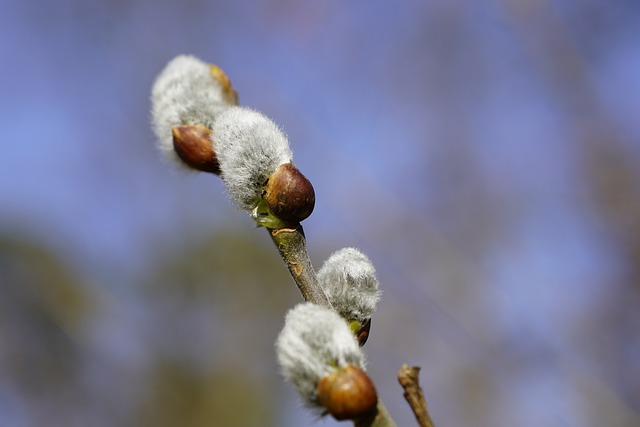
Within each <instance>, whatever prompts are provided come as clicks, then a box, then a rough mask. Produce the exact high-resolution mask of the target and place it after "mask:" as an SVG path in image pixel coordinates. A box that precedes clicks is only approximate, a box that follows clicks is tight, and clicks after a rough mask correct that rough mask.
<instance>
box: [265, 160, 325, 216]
mask: <svg viewBox="0 0 640 427" xmlns="http://www.w3.org/2000/svg"><path fill="white" fill-rule="evenodd" d="M266 201H267V207H268V208H269V212H271V213H272V214H273V216H275V217H276V218H279V219H281V220H282V221H284V222H288V223H299V222H300V221H302V220H304V219H306V218H307V217H309V215H311V213H312V212H313V208H314V206H315V203H316V195H315V192H314V191H313V185H311V182H310V181H309V180H308V179H307V178H306V177H305V176H304V175H303V174H302V173H301V172H300V171H299V170H298V168H296V167H295V166H294V165H293V164H292V163H284V164H282V165H280V166H278V168H277V169H276V171H275V172H274V173H273V174H271V176H270V177H269V182H268V183H267V186H266Z"/></svg>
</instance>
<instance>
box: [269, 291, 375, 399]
mask: <svg viewBox="0 0 640 427" xmlns="http://www.w3.org/2000/svg"><path fill="white" fill-rule="evenodd" d="M276 352H277V356H278V362H279V363H280V366H281V367H282V373H283V375H284V377H285V378H286V379H287V381H289V382H291V383H292V384H293V385H294V387H295V388H296V389H297V390H298V392H299V393H300V395H301V396H302V398H303V400H304V402H305V403H306V404H307V405H308V406H309V407H311V408H318V409H320V408H319V405H318V402H317V396H316V389H317V386H318V382H319V381H320V380H321V379H322V378H323V377H324V376H325V375H328V374H330V373H331V372H333V371H335V370H337V369H338V368H339V367H345V366H347V365H355V366H358V367H359V368H360V369H362V370H364V365H365V361H364V354H363V352H362V350H361V349H360V347H359V346H358V343H357V341H356V339H355V337H354V335H353V332H351V330H350V329H349V326H348V325H347V323H346V322H345V320H344V319H343V318H341V317H340V315H338V313H336V312H335V311H334V310H331V309H330V308H326V307H322V306H319V305H316V304H312V303H309V302H307V303H303V304H298V305H297V306H295V307H294V308H293V309H291V310H290V311H289V312H288V313H287V315H286V317H285V325H284V328H283V329H282V332H280V335H279V336H278V339H277V341H276Z"/></svg>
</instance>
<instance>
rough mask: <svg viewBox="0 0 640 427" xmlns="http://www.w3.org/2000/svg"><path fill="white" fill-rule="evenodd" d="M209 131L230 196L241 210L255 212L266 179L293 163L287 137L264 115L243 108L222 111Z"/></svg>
mask: <svg viewBox="0 0 640 427" xmlns="http://www.w3.org/2000/svg"><path fill="white" fill-rule="evenodd" d="M212 130H213V138H214V140H215V142H216V145H215V151H216V157H217V158H218V162H219V163H220V170H221V172H222V173H221V175H222V180H223V181H224V183H225V185H226V187H227V191H228V192H229V196H230V197H231V199H232V200H233V202H234V203H235V204H236V205H237V206H238V207H239V208H241V209H245V210H251V209H253V208H255V207H256V206H257V205H258V203H259V201H260V198H261V196H262V191H263V189H264V185H265V183H266V181H267V180H268V178H269V176H271V174H272V173H273V172H274V171H275V170H276V168H277V167H278V166H280V165H281V164H283V163H288V162H291V160H292V157H293V154H292V153H291V149H290V148H289V141H288V140H287V137H286V136H285V135H284V133H283V132H282V131H281V130H280V128H278V126H277V125H276V124H275V123H274V122H272V121H271V120H269V119H268V118H267V117H266V116H265V115H263V114H262V113H259V112H257V111H254V110H251V109H249V108H245V107H231V108H229V109H227V110H225V111H224V112H223V113H222V114H220V115H219V116H218V117H217V118H216V121H215V122H214V123H213V127H212Z"/></svg>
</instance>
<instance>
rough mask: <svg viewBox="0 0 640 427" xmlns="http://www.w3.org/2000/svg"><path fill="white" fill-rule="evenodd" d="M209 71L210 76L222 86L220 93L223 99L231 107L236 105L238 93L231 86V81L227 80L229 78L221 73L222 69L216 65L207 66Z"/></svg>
mask: <svg viewBox="0 0 640 427" xmlns="http://www.w3.org/2000/svg"><path fill="white" fill-rule="evenodd" d="M209 69H210V70H211V75H212V76H213V78H214V79H216V80H217V81H218V83H220V86H222V91H223V93H224V99H225V101H227V103H229V104H231V105H238V92H236V91H235V89H234V88H233V87H232V86H231V80H229V76H227V74H226V73H225V72H224V71H222V68H220V67H218V66H217V65H213V64H211V65H209Z"/></svg>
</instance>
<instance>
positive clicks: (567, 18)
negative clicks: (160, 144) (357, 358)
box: [0, 0, 640, 427]
mask: <svg viewBox="0 0 640 427" xmlns="http://www.w3.org/2000/svg"><path fill="white" fill-rule="evenodd" d="M0 12H1V13H0V57H1V58H2V66H1V67H0V123H1V127H2V129H3V133H2V135H3V137H2V140H1V142H0V147H1V149H2V150H1V154H0V425H2V426H11V427H14V426H40V425H45V424H46V425H48V426H134V425H135V426H140V425H153V426H175V425H181V426H211V425H224V426H236V425H237V426H268V425H273V426H298V425H310V424H312V422H314V419H313V417H312V416H311V415H310V414H309V413H307V412H306V411H304V410H303V408H301V404H300V401H299V399H298V397H297V396H296V395H295V393H294V392H293V390H292V388H291V387H290V386H289V385H286V384H283V382H282V380H281V378H280V377H279V374H278V367H277V364H276V362H275V359H274V355H273V353H274V351H273V341H274V340H275V337H276V336H277V334H278V332H279V330H280V328H281V327H282V318H283V315H284V313H285V311H286V310H287V309H288V308H290V307H292V306H293V305H294V304H295V303H296V302H298V301H299V300H300V297H299V295H298V294H297V291H296V290H295V287H294V285H293V283H292V281H291V279H290V278H289V277H288V275H287V272H286V269H285V268H284V266H283V265H282V264H281V262H280V260H279V259H278V256H277V254H276V253H275V249H274V248H272V247H271V242H270V241H269V238H268V236H267V235H266V233H265V232H264V231H261V230H257V229H255V228H254V227H253V225H252V222H251V221H250V220H249V219H248V218H247V217H246V216H245V215H244V214H243V213H241V212H238V211H236V210H235V209H234V208H233V207H232V205H231V203H230V202H229V201H228V199H227V196H226V195H225V194H224V189H223V187H222V185H221V183H220V181H219V179H217V178H216V177H213V176H210V175H198V174H191V175H185V174H182V173H178V172H176V171H173V170H172V169H171V168H170V167H169V165H167V164H165V163H164V162H163V161H162V160H161V159H160V156H159V155H158V153H157V152H156V150H155V147H154V136H153V135H152V133H151V130H150V125H149V121H150V120H149V93H150V88H151V85H152V83H153V80H154V78H155V76H156V75H157V74H158V73H159V71H160V70H161V69H162V67H163V66H164V65H165V64H166V63H167V62H168V61H169V60H170V59H171V58H173V57H174V56H175V55H178V54H183V53H188V54H194V55H196V56H198V57H200V58H201V59H203V60H205V61H208V62H212V63H215V64H217V65H219V66H220V67H222V68H223V69H224V70H225V71H226V72H227V73H228V75H229V76H230V77H231V80H232V81H233V85H234V87H235V88H236V89H237V90H238V92H239V95H240V102H241V103H242V104H243V105H247V106H250V107H252V108H255V109H258V110H260V111H262V112H264V113H265V114H266V115H267V116H269V117H271V118H272V119H273V120H274V121H275V122H276V123H278V124H279V125H280V126H282V128H283V129H284V130H285V131H286V132H287V134H288V136H289V138H290V141H291V144H292V148H293V150H294V155H295V161H296V164H297V166H298V167H299V168H300V169H301V170H302V171H303V173H304V174H305V175H306V176H307V177H309V178H310V180H311V181H312V182H313V184H314V186H315V190H316V196H317V204H316V209H315V212H314V214H313V215H312V216H311V217H310V218H309V219H308V220H306V221H305V224H304V225H305V230H306V233H307V238H308V243H309V251H310V254H311V257H312V259H313V261H314V263H315V264H316V267H319V266H320V265H321V263H322V261H323V260H324V259H325V258H326V257H327V256H328V255H329V254H330V253H331V252H332V251H334V250H337V249H339V248H341V247H345V246H356V247H358V248H360V249H361V250H363V251H364V252H365V253H367V254H368V255H369V256H370V258H371V259H372V260H373V262H374V264H375V265H376V268H377V270H378V275H379V279H380V282H381V285H382V288H383V291H384V295H383V300H382V302H381V305H380V308H379V311H378V313H377V314H376V316H375V318H374V320H373V328H372V335H371V339H370V340H369V342H368V343H367V345H366V347H365V350H366V352H367V355H368V359H369V372H370V375H371V376H372V378H373V379H374V381H375V382H376V385H377V387H378V389H379V393H380V394H381V396H382V397H383V399H384V400H385V403H386V405H387V407H388V409H389V411H390V412H391V414H392V415H393V416H394V418H395V419H396V422H397V423H398V425H401V426H409V425H415V422H414V420H413V417H412V414H411V413H410V411H409V409H408V406H407V405H406V403H405V402H404V400H403V398H402V390H401V388H400V387H399V385H398V384H397V381H396V378H395V377H396V372H397V371H398V369H399V368H400V366H401V365H402V363H409V364H417V365H420V366H422V374H421V381H422V385H423V387H424V389H425V393H426V397H427V401H428V403H429V407H430V410H431V413H432V416H433V418H434V420H435V423H436V425H439V426H446V425H451V426H456V425H474V426H512V425H517V426H522V427H527V426H532V427H533V426H536V427H537V426H540V425H545V426H575V427H578V426H601V425H607V426H638V425H640V121H639V120H638V117H637V116H638V111H640V43H638V41H639V40H640V30H639V29H640V4H639V3H638V2H636V1H631V0H626V1H625V0H615V1H610V2H603V1H596V0H587V1H582V2H571V1H566V0H565V1H559V0H558V1H544V0H498V1H492V2H489V1H481V2H475V1H444V0H437V1H417V0H416V1H412V0H409V1H404V2H395V3H392V2H381V1H367V2H363V1H350V2H345V1H335V0H327V1H322V2H311V1H308V2H304V1H302V2H296V1H287V0H272V1H264V0H262V1H261V0H248V1H243V2H229V1H218V0H209V1H201V0H188V1H183V2H164V3H161V2H156V1H150V0H142V1H121V0H120V1H119V0H116V1H110V2H107V1H79V0H59V1H57V2H45V1H35V0H24V1H18V0H5V1H3V2H2V4H0ZM315 422H317V424H318V425H326V426H329V425H337V424H338V423H336V422H334V421H333V420H331V419H323V420H320V421H315Z"/></svg>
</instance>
